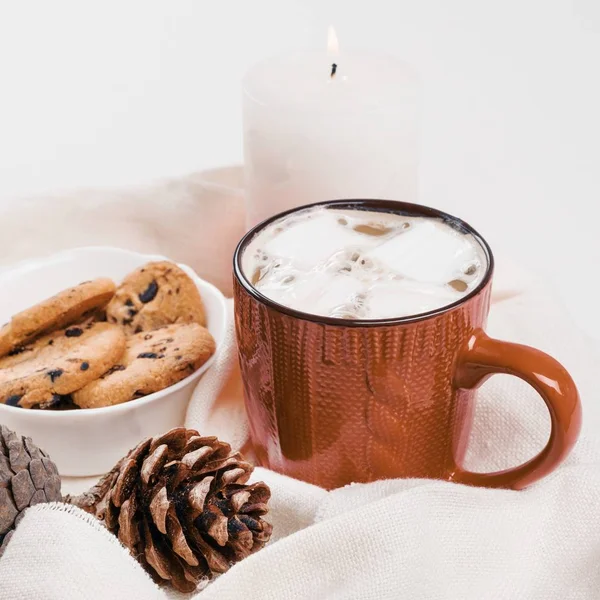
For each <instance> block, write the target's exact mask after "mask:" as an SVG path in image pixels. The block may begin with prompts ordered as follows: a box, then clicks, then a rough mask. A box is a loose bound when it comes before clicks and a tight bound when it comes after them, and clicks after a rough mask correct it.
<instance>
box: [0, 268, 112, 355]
mask: <svg viewBox="0 0 600 600" xmlns="http://www.w3.org/2000/svg"><path fill="white" fill-rule="evenodd" d="M114 293H115V284H114V283H113V282H112V281H111V280H110V279H95V280H94V281H86V282H84V283H80V284H79V285H77V286H75V287H72V288H69V289H67V290H64V291H62V292H59V293H58V294H56V296H52V297H51V298H48V299H46V300H44V301H43V302H40V303H39V304H36V305H35V306H32V307H31V308H28V309H26V310H24V311H22V312H20V313H19V314H17V315H15V316H14V317H13V318H12V319H11V321H10V323H7V324H6V325H4V326H3V327H2V328H0V356H5V355H6V354H15V353H16V354H18V353H19V352H22V351H23V350H22V348H23V347H24V346H25V345H26V344H27V343H28V342H30V341H31V340H34V339H35V338H36V337H38V336H40V335H43V334H44V333H47V332H49V331H53V330H55V329H61V328H62V327H66V326H67V325H71V324H72V323H75V322H76V321H77V320H78V319H80V318H81V317H82V316H83V315H84V314H85V313H88V312H90V311H94V310H96V309H99V308H101V307H103V306H105V305H106V304H107V303H108V301H109V300H110V299H111V298H112V297H113V295H114ZM65 334H66V335H71V334H72V335H77V333H76V332H73V331H72V332H71V334H68V333H65Z"/></svg>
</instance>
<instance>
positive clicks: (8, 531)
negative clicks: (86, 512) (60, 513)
mask: <svg viewBox="0 0 600 600" xmlns="http://www.w3.org/2000/svg"><path fill="white" fill-rule="evenodd" d="M60 501H61V494H60V477H59V475H58V470H57V468H56V465H55V464H54V463H53V462H52V461H51V460H50V458H49V457H48V455H47V454H46V453H45V452H44V451H42V450H40V449H39V448H38V447H37V446H36V445H35V444H34V443H33V442H32V441H31V438H28V437H21V436H19V435H17V434H16V433H14V432H13V431H11V430H10V429H8V427H5V426H4V425H0V556H2V554H4V550H5V549H6V546H7V545H8V542H9V540H10V538H11V537H12V535H13V533H14V530H15V527H16V526H17V525H18V523H19V521H20V520H21V519H22V518H23V515H24V514H25V509H27V508H29V507H30V506H33V505H34V504H40V503H41V502H60Z"/></svg>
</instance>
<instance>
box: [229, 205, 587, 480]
mask: <svg viewBox="0 0 600 600" xmlns="http://www.w3.org/2000/svg"><path fill="white" fill-rule="evenodd" d="M307 211H308V212H307ZM378 216H380V217H381V218H380V219H378V218H377V217H378ZM361 217H364V218H363V221H361ZM309 219H312V221H311V224H310V227H309V228H306V229H302V228H300V227H298V223H301V224H305V223H307V222H308V220H309ZM356 223H359V225H357V224H356ZM292 227H293V228H295V229H294V232H293V234H288V235H287V238H285V239H287V241H286V244H287V247H288V250H289V249H292V250H289V251H290V252H294V248H296V250H295V252H296V253H297V256H284V257H283V258H282V257H281V256H279V257H277V260H276V261H275V262H272V264H271V263H269V262H268V261H269V257H268V256H267V255H268V254H269V252H270V251H269V250H268V249H269V248H276V249H278V251H279V252H281V248H283V247H284V246H285V245H286V244H284V243H283V241H284V238H283V237H282V238H281V240H279V242H277V243H274V242H273V241H272V240H273V239H274V237H276V236H277V235H279V234H280V232H282V231H287V230H288V229H291V228H292ZM338 227H343V228H344V231H342V230H340V229H338ZM303 231H305V232H306V234H303V233H302V232H303ZM308 232H311V233H310V235H309V234H308ZM357 232H358V233H357ZM303 236H304V237H306V239H304V237H303ZM452 236H454V237H452ZM357 240H358V241H357ZM257 241H258V243H257ZM266 242H269V243H266ZM280 242H281V243H280ZM340 243H341V244H346V245H345V246H344V247H342V248H338V247H337V246H336V244H340ZM384 244H386V245H384ZM263 245H264V248H267V250H265V249H264V248H262V247H259V246H263ZM315 247H318V248H317V249H318V250H319V251H320V249H322V248H324V249H325V251H326V252H331V256H330V257H329V258H328V259H327V260H326V261H325V262H324V263H319V266H318V267H317V268H312V267H311V264H310V261H309V260H308V259H309V258H311V259H312V260H313V262H315V260H316V259H317V258H319V254H318V252H316V253H315ZM303 248H306V256H304V253H303V250H302V249H303ZM334 251H335V252H334ZM315 257H316V258H315ZM421 257H422V259H421ZM257 260H258V261H259V263H256V261H257ZM261 260H262V261H266V263H265V264H264V265H262V267H261V264H260V261H261ZM344 261H349V262H348V264H346V263H345V262H344ZM257 264H258V267H261V268H257ZM323 265H325V266H323ZM386 265H387V267H389V272H388V270H386V269H387V267H386ZM457 265H458V266H460V271H457V270H456V267H457ZM273 269H276V270H277V273H276V275H273V272H274V271H273ZM286 269H287V270H286ZM332 269H333V270H332ZM365 269H366V270H365ZM493 270H494V260H493V255H492V252H491V249H490V247H489V246H488V244H487V242H486V241H485V240H484V239H483V238H482V237H481V236H480V235H479V234H478V233H477V232H476V231H475V230H474V229H473V228H472V227H471V226H469V225H468V224H467V223H465V222H464V221H462V220H460V219H457V218H455V217H452V216H450V215H448V214H445V213H443V212H441V211H438V210H435V209H433V208H428V207H425V206H419V205H416V204H408V203H402V202H395V201H388V200H336V201H331V202H324V203H318V204H315V205H311V207H300V208H296V209H293V210H291V211H287V212H285V213H281V214H279V215H276V216H274V217H272V218H270V219H268V220H267V221H264V222H263V223H261V224H259V225H257V226H256V227H255V228H254V229H252V230H251V231H249V232H248V233H247V234H246V235H245V236H244V238H243V239H242V240H241V241H240V243H239V245H238V247H237V250H236V252H235V255H234V299H235V321H236V332H237V338H238V345H239V359H240V367H241V372H242V378H243V382H244V395H245V402H246V408H247V412H248V418H249V421H250V431H251V438H252V443H253V446H254V449H255V452H256V456H257V458H258V460H259V462H260V463H261V464H262V465H264V466H266V467H268V468H271V469H274V470H275V471H278V472H280V473H284V474H286V475H289V476H291V477H295V478H297V479H302V480H304V481H308V482H310V483H313V484H316V485H320V486H322V487H325V488H328V489H332V488H336V487H340V486H343V485H345V484H348V483H351V482H368V481H373V480H376V479H385V478H396V477H425V478H435V479H445V480H449V481H455V482H458V483H465V484H470V485H479V486H487V487H509V488H514V489H520V488H523V487H525V486H527V485H530V484H531V483H533V482H534V481H537V480H538V479H540V478H541V477H544V476H545V475H547V474H548V473H550V472H551V471H552V470H553V469H555V468H556V467H557V466H558V465H559V464H560V463H561V462H562V460H564V458H565V457H566V456H567V454H568V453H569V452H570V450H571V448H572V447H573V445H574V444H575V442H576V440H577V437H578V435H579V430H580V427H581V405H580V401H579V395H578V392H577V388H576V386H575V384H574V382H573V380H572V378H571V377H570V375H569V373H568V372H567V371H566V370H565V369H564V367H562V366H561V365H560V364H559V363H558V362H557V361H556V360H554V359H553V358H552V357H550V356H548V355H547V354H544V353H543V352H541V351H539V350H536V349H534V348H530V347H528V346H523V345H519V344H513V343H510V342H505V341H500V340H495V339H492V338H490V337H489V336H487V335H486V333H485V331H484V327H485V324H486V319H487V314H488V311H489V304H490V293H491V287H492V276H493ZM329 271H331V272H332V273H334V276H335V281H334V280H333V279H327V278H326V277H327V276H328V275H327V274H328V273H329ZM456 273H459V275H458V276H457V275H456ZM324 277H325V279H323V278H324ZM318 278H321V279H318ZM436 278H437V279H436ZM444 278H445V279H444ZM301 285H302V286H304V287H301ZM290 286H291V287H290ZM319 286H321V289H319ZM394 286H395V287H394ZM340 290H341V291H340ZM342 292H343V293H346V294H347V295H348V298H351V299H352V302H346V303H343V304H342V305H336V302H337V300H335V294H336V293H342ZM324 298H325V299H328V300H327V301H325V300H324ZM331 298H334V300H331ZM394 302H397V307H398V308H397V312H396V314H394V313H393V311H394V310H395V308H394V306H395V305H394V304H393V303H394ZM411 308H412V309H413V310H414V311H415V312H414V313H412V314H411V313H410V309H411ZM392 315H393V316H392ZM398 315H402V316H398ZM497 373H505V374H510V375H514V376H516V377H520V378H521V379H523V380H525V381H526V382H527V383H529V384H530V385H531V386H532V387H534V388H535V390H536V391H537V392H538V393H539V394H540V396H541V397H542V398H543V400H544V402H545V403H546V405H547V407H548V411H549V413H550V418H551V427H552V428H551V434H550V438H549V440H548V443H547V445H546V447H545V448H544V449H543V450H542V451H541V452H540V453H539V454H538V455H537V456H535V457H533V458H532V459H531V460H529V461H527V462H526V463H524V464H522V465H520V466H517V467H514V468H511V469H507V470H504V471H500V472H495V473H473V472H469V471H466V470H465V469H463V468H462V467H461V464H462V461H463V459H464V456H465V451H466V447H467V442H468V439H469V434H470V431H471V427H472V423H473V411H474V391H475V389H476V388H477V387H478V386H479V385H480V384H481V383H483V381H485V380H486V379H487V378H488V377H489V376H491V375H493V374H497Z"/></svg>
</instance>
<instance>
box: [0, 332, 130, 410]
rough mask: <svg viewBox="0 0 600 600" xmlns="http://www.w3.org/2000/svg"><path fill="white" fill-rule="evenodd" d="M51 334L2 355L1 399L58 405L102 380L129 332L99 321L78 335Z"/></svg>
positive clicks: (13, 403) (120, 353)
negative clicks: (76, 391)
mask: <svg viewBox="0 0 600 600" xmlns="http://www.w3.org/2000/svg"><path fill="white" fill-rule="evenodd" d="M67 331H68V329H67V330H65V329H60V330H58V331H55V332H53V333H50V334H47V335H45V336H43V337H41V338H38V339H37V340H36V341H34V342H32V343H31V344H29V345H27V346H24V347H23V351H22V352H20V353H17V354H13V355H12V356H5V357H4V358H0V402H4V403H5V404H9V405H11V406H19V407H21V408H43V409H45V408H57V407H59V405H62V404H65V400H64V398H63V399H60V401H59V399H57V397H59V396H67V395H69V394H71V393H72V392H74V391H75V390H78V389H80V388H82V387H84V386H85V385H87V384H89V383H90V382H92V381H94V380H96V379H98V377H100V376H101V375H103V374H104V373H106V372H107V371H108V370H109V369H110V368H111V367H113V366H114V365H115V364H117V362H118V361H119V360H120V359H121V357H122V356H123V352H124V351H125V334H124V333H123V331H122V330H121V328H120V327H117V326H116V325H112V324H110V323H95V324H94V325H92V326H91V327H90V328H88V329H85V330H83V331H82V332H81V334H80V335H77V336H68V335H66V332H67Z"/></svg>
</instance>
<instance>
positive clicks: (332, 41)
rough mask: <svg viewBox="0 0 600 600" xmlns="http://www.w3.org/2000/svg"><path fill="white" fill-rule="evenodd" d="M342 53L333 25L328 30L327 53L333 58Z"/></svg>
mask: <svg viewBox="0 0 600 600" xmlns="http://www.w3.org/2000/svg"><path fill="white" fill-rule="evenodd" d="M339 51H340V44H339V42H338V38H337V34H336V32H335V29H334V28H333V26H332V25H330V26H329V29H328V30H327V52H329V54H330V55H332V56H337V55H338V54H339Z"/></svg>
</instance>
